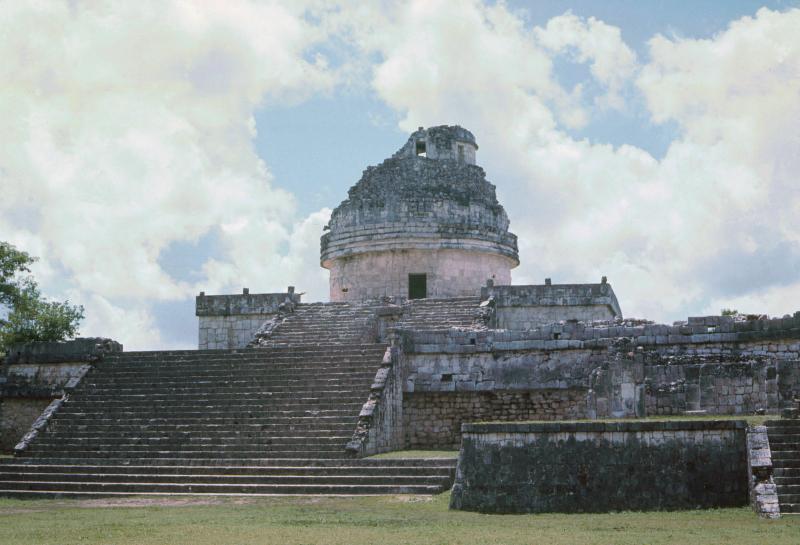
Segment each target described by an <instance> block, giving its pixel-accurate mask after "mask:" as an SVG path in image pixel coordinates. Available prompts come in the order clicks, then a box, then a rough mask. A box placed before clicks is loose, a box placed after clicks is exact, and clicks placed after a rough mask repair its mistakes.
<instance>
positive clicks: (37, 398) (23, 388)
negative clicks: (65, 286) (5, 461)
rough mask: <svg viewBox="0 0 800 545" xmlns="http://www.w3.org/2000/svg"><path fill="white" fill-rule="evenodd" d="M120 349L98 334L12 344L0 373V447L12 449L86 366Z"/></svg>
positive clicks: (8, 450) (3, 449)
mask: <svg viewBox="0 0 800 545" xmlns="http://www.w3.org/2000/svg"><path fill="white" fill-rule="evenodd" d="M121 350H122V345H120V344H119V343H116V342H114V341H112V340H110V339H96V338H87V339H76V340H73V341H63V342H39V343H25V344H23V345H18V346H14V347H12V348H11V349H10V350H9V354H8V356H7V358H6V361H5V363H4V364H3V366H2V372H1V373H0V451H2V452H5V453H9V452H12V451H13V449H14V446H15V445H16V444H17V443H18V442H19V441H20V439H21V438H22V437H23V436H24V435H25V434H26V433H28V432H29V431H30V429H31V426H32V425H33V423H34V422H35V421H36V420H37V418H39V416H40V415H41V414H42V412H43V411H44V410H45V409H46V408H47V407H48V406H49V405H50V404H51V402H52V401H54V400H55V399H58V398H61V397H62V396H63V395H64V391H65V390H66V389H68V388H72V387H74V386H76V385H77V381H78V380H80V378H82V377H83V375H84V374H85V373H86V371H87V366H89V365H91V364H93V363H94V362H96V361H98V360H99V359H101V358H102V355H103V354H105V353H107V352H119V351H121Z"/></svg>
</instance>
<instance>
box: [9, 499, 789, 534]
mask: <svg viewBox="0 0 800 545" xmlns="http://www.w3.org/2000/svg"><path fill="white" fill-rule="evenodd" d="M448 500H449V495H448V494H443V495H441V496H438V497H434V498H432V499H431V498H424V497H400V496H396V497H377V498H270V499H254V500H241V499H233V498H232V499H209V500H194V499H190V498H184V499H169V500H163V501H162V500H158V499H155V500H142V499H138V498H121V499H116V500H28V501H25V500H8V499H0V543H2V544H3V545H16V544H19V545H36V544H58V545H68V544H73V543H74V544H78V543H80V544H100V543H102V544H114V545H125V544H135V545H148V544H159V545H161V544H182V543H187V544H191V545H206V544H209V545H210V544H213V545H219V544H226V545H227V544H232V545H241V544H251V543H274V544H280V545H299V544H314V543H326V544H343V545H360V544H369V545H375V544H377V545H392V544H401V543H402V544H419V543H429V544H451V543H452V544H455V543H459V544H464V543H480V544H487V543H498V544H504V545H505V544H507V545H513V544H531V543H537V544H538V543H541V544H548V545H553V544H554V545H559V544H567V543H569V544H580V545H598V544H609V545H612V544H613V545H626V544H649V545H655V544H662V543H675V544H691V545H703V544H712V543H713V544H719V545H737V544H742V545H762V544H763V545H766V544H769V545H797V544H798V543H800V518H784V519H781V520H778V521H766V520H760V519H758V518H757V517H756V516H755V515H754V514H753V513H752V512H751V511H750V510H749V509H747V508H740V509H722V510H715V511H681V512H667V513H615V514H608V515H505V516H501V515H480V514H476V513H464V512H454V511H448V509H447V502H448ZM153 503H156V505H153Z"/></svg>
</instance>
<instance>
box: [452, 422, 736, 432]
mask: <svg viewBox="0 0 800 545" xmlns="http://www.w3.org/2000/svg"><path fill="white" fill-rule="evenodd" d="M746 428H747V422H746V421H744V420H663V421H662V420H650V421H648V420H639V421H630V422H508V423H506V422H486V423H469V424H462V425H461V433H571V432H595V433H603V432H646V431H701V430H711V431H714V430H744V429H746Z"/></svg>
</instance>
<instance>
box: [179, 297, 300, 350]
mask: <svg viewBox="0 0 800 545" xmlns="http://www.w3.org/2000/svg"><path fill="white" fill-rule="evenodd" d="M288 302H291V303H295V304H296V303H299V302H300V294H297V293H295V292H294V287H292V286H289V289H288V290H287V291H286V293H252V294H251V293H250V292H249V291H248V290H247V289H246V288H245V290H244V291H243V293H242V294H235V295H206V294H205V293H202V292H201V293H200V295H198V296H197V298H196V299H195V315H196V316H197V317H198V318H199V320H198V321H199V324H198V342H197V348H198V349H199V350H222V349H231V348H244V347H246V346H247V344H248V343H249V342H250V341H251V340H253V336H254V335H255V332H256V330H257V329H258V328H259V327H261V325H262V324H263V323H264V322H265V321H266V320H268V319H270V318H272V317H274V316H275V315H277V313H278V311H279V310H280V308H281V305H284V304H286V303H288Z"/></svg>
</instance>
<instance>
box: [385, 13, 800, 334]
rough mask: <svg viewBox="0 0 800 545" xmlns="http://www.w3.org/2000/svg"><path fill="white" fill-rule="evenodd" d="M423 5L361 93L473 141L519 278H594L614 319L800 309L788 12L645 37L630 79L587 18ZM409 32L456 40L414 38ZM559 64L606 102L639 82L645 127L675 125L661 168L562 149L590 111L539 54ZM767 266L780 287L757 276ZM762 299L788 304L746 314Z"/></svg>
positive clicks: (644, 160)
mask: <svg viewBox="0 0 800 545" xmlns="http://www.w3.org/2000/svg"><path fill="white" fill-rule="evenodd" d="M425 4H426V8H425V9H419V10H409V11H407V12H404V13H403V16H401V17H396V18H393V19H389V20H388V22H387V25H388V27H387V29H385V30H384V31H383V32H381V36H382V37H383V38H382V40H385V42H383V41H380V40H379V41H377V42H376V43H374V44H373V45H374V46H375V47H377V48H378V51H380V53H381V55H382V57H383V60H382V62H381V63H380V64H379V66H378V67H377V68H376V70H375V77H374V88H375V89H376V91H377V92H378V93H379V94H380V95H381V96H382V97H383V98H384V99H385V100H386V101H387V102H388V103H389V104H391V105H392V106H394V107H395V108H396V109H398V110H399V111H400V112H402V113H403V115H404V119H403V121H402V123H401V125H402V127H403V128H405V129H411V128H413V127H416V126H417V125H433V124H438V123H443V122H449V123H453V122H459V123H461V124H464V125H465V126H467V127H469V128H471V129H472V130H473V131H474V132H475V133H476V135H477V137H478V141H479V144H480V145H481V159H480V161H481V162H482V163H483V164H484V165H486V166H487V171H488V173H489V176H490V177H491V178H492V179H493V181H494V182H495V183H496V184H497V186H498V192H499V194H500V196H501V198H503V197H506V198H505V199H504V202H505V204H506V207H507V209H508V210H509V214H510V217H511V220H512V228H513V229H514V231H515V232H516V233H517V234H518V235H519V237H520V245H521V259H522V265H521V267H520V268H519V269H518V270H517V271H516V275H515V281H517V282H519V281H523V282H524V281H541V278H543V277H544V276H553V277H555V278H556V280H558V279H563V280H570V281H596V280H597V279H598V278H599V277H600V275H601V274H607V275H608V276H609V277H610V278H611V279H612V281H614V282H615V284H616V287H617V291H618V295H619V296H620V298H621V301H622V303H623V310H624V311H626V312H627V313H628V314H629V315H645V316H651V317H655V318H657V319H661V320H667V319H677V318H680V317H681V316H685V315H686V314H687V313H697V312H718V310H719V309H718V308H714V306H715V305H720V303H721V301H723V300H725V297H729V298H735V297H744V296H746V297H748V298H749V299H748V300H749V301H757V300H761V301H762V302H763V304H764V306H763V307H762V308H763V311H767V312H772V313H778V314H782V313H783V312H785V311H789V310H792V309H793V308H792V307H793V306H794V307H796V306H798V305H797V299H798V297H797V296H798V295H800V284H798V274H797V272H796V270H794V265H795V264H796V256H797V255H798V252H797V250H796V245H797V243H798V239H800V229H799V228H798V219H797V218H798V217H800V216H798V215H797V211H798V207H800V202H799V201H798V199H800V193H799V192H798V191H797V190H796V187H795V186H793V185H792V184H793V183H794V184H796V173H797V172H798V166H800V165H799V164H798V161H799V160H800V159H799V158H800V154H798V153H797V150H798V149H800V148H799V147H798V140H797V134H798V132H797V131H798V127H799V126H800V116H798V108H800V101H798V100H797V97H798V96H800V93H799V92H798V85H800V78H799V77H798V74H800V58H799V57H798V54H800V38H798V37H797V34H796V32H793V30H792V29H796V28H798V24H800V10H790V11H786V12H773V11H769V10H766V9H764V10H760V11H759V12H758V13H757V14H756V16H755V17H752V18H743V19H741V20H739V21H735V22H733V23H731V25H730V27H729V28H728V29H727V30H725V31H724V32H722V33H720V34H719V35H716V36H714V37H713V38H710V39H706V40H690V39H680V38H665V37H662V36H657V37H654V38H653V39H652V40H651V41H650V44H649V46H650V59H649V61H648V62H647V63H645V64H644V65H642V66H641V67H639V66H637V64H636V60H635V56H634V55H633V53H632V52H631V49H630V48H629V47H628V46H627V45H626V44H624V43H623V42H622V40H621V34H620V31H619V29H617V28H614V27H612V26H610V25H607V24H605V23H603V22H601V21H598V20H595V19H592V18H589V19H582V18H579V17H577V16H575V15H572V14H570V13H567V14H565V15H562V16H560V17H556V18H554V19H553V20H551V21H550V22H549V23H548V24H546V25H545V26H544V27H540V28H534V29H530V28H526V27H525V25H524V24H523V22H522V20H520V19H518V18H517V17H516V16H515V15H514V14H513V13H511V12H510V11H508V10H507V9H506V8H505V7H504V5H503V4H497V5H493V6H484V5H481V4H478V3H470V4H468V6H467V7H465V8H462V10H461V12H460V13H459V14H452V13H450V12H449V10H448V9H447V7H446V6H444V5H443V4H435V3H434V4H430V3H425ZM414 28H421V29H425V31H426V32H425V35H429V34H430V35H433V36H438V37H441V36H449V35H452V34H453V33H457V34H456V35H457V36H463V37H464V39H463V40H443V39H440V38H428V39H426V40H420V39H419V36H417V34H415V32H414V31H413V29H414ZM458 33H460V34H458ZM484 49H485V50H486V51H488V52H490V53H489V54H487V55H483V54H482V51H483V50H484ZM570 49H573V50H574V54H575V55H576V58H577V60H578V61H579V62H589V63H590V70H591V73H592V77H593V78H595V79H597V80H599V81H600V82H601V83H604V84H605V85H606V87H607V91H608V94H606V95H605V97H603V100H606V101H608V105H610V106H619V103H618V99H619V97H620V89H622V88H623V87H625V86H630V85H631V84H633V83H634V78H637V79H636V80H635V84H636V86H637V88H638V91H639V92H640V93H642V95H643V96H644V98H645V100H646V104H647V105H648V107H649V112H648V113H649V114H650V115H651V116H652V118H653V120H654V121H655V122H664V121H668V120H669V121H672V122H675V123H676V124H677V126H678V128H679V136H678V138H676V140H675V141H674V142H673V143H672V144H671V146H670V147H669V149H668V151H667V153H666V156H665V157H664V158H663V159H661V160H656V159H655V158H654V157H652V156H651V155H650V154H649V153H647V152H646V151H644V150H643V149H640V148H637V147H636V146H634V145H632V144H631V145H622V146H618V147H614V146H611V145H608V144H604V143H602V142H590V141H588V140H585V139H576V138H574V137H571V136H570V135H569V133H568V131H567V128H569V127H570V126H573V125H575V124H579V123H576V121H578V122H580V116H582V115H590V112H591V109H592V105H591V104H585V103H580V101H581V100H583V101H585V100H586V98H585V97H583V98H582V97H574V96H572V97H571V98H572V99H575V100H578V101H579V102H578V103H577V104H575V103H572V102H570V100H569V99H564V97H569V96H570V92H569V91H568V90H563V89H560V88H559V86H558V83H557V81H556V80H555V78H554V76H553V72H552V62H553V61H552V55H557V54H560V53H562V52H564V51H567V50H570ZM465 59H469V63H468V66H469V68H468V69H466V68H459V67H464V66H466V65H465V64H464V61H465ZM507 59H508V60H509V62H505V61H506V60H507ZM520 59H524V60H520ZM520 63H522V64H520ZM640 69H641V73H640V75H638V74H639V70H640ZM570 112H572V113H570ZM570 116H577V118H571V117H570ZM793 177H794V179H795V181H794V182H793V181H792V179H793ZM780 256H782V257H784V259H779V260H776V258H777V257H780ZM765 263H769V266H772V267H779V268H784V269H785V271H786V272H785V273H784V274H780V273H775V274H769V275H764V274H763V272H764V268H765ZM732 271H733V272H732ZM771 284H779V285H781V286H783V288H781V289H782V290H783V293H786V294H790V295H791V297H790V298H789V299H783V300H782V299H781V298H778V297H774V296H767V295H765V296H764V297H763V299H759V296H758V294H759V293H764V294H767V293H772V292H774V291H775V289H777V287H776V286H775V285H771ZM778 304H780V305H782V308H776V305H778ZM786 305H788V306H789V308H785V307H786Z"/></svg>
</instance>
